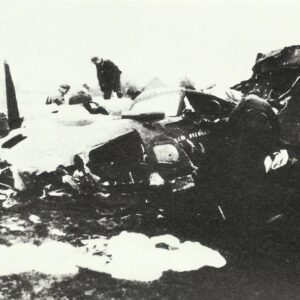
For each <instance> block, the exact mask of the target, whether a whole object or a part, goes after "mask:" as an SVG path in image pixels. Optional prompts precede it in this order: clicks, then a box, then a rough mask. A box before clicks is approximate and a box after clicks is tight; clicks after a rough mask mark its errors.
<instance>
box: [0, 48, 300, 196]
mask: <svg viewBox="0 0 300 300" xmlns="http://www.w3.org/2000/svg"><path fill="white" fill-rule="evenodd" d="M297 49H298V48H295V49H294V50H295V51H296V50H297ZM268 57H274V58H277V56H276V55H271V56H266V58H265V59H262V60H259V63H264V62H266V61H267V60H268ZM251 82H252V81H251ZM246 86H248V85H246ZM235 88H236V89H240V90H242V91H243V92H244V93H246V94H247V92H246V90H244V89H242V88H238V87H235ZM293 91H295V88H294V89H293ZM249 93H250V87H249ZM225 95H226V96H225V97H219V96H217V95H216V94H214V93H213V92H212V91H201V92H200V91H195V90H188V89H183V88H182V89H177V90H170V89H167V88H165V87H163V88H158V89H148V90H145V91H143V92H142V93H141V94H140V95H138V96H137V97H136V98H135V99H134V100H133V101H132V100H130V101H129V99H128V101H129V102H126V103H125V102H124V100H125V99H122V100H116V101H115V103H113V101H111V102H109V103H107V104H106V105H107V107H105V110H106V111H107V112H109V115H104V114H91V113H89V111H87V110H86V109H85V108H84V106H83V105H81V104H78V105H65V106H63V107H60V108H59V110H56V111H55V113H54V114H51V113H49V114H48V116H47V117H46V118H41V119H37V120H31V121H28V122H26V120H25V123H24V124H23V126H22V127H20V126H19V127H20V128H16V129H14V130H12V131H11V132H10V133H9V134H8V135H7V136H6V137H4V138H2V139H1V141H0V157H1V164H2V165H3V168H2V169H3V170H4V169H5V176H4V175H3V176H2V177H3V182H4V183H7V184H9V185H12V186H14V188H16V189H17V190H24V189H28V188H31V187H34V186H41V187H44V186H46V185H47V184H49V183H51V184H52V185H53V188H56V189H61V188H65V187H66V186H67V187H68V188H69V189H71V190H72V191H74V190H75V192H79V193H81V192H82V190H85V191H84V193H90V192H97V191H102V192H103V193H106V194H107V193H110V192H112V191H121V192H122V191H123V192H124V191H126V192H128V191H130V192H132V191H146V190H148V189H153V188H154V189H160V188H163V189H166V190H168V191H171V192H177V191H182V190H186V189H190V188H193V187H195V185H197V183H198V182H199V181H201V180H207V178H211V179H213V180H214V178H215V177H220V176H222V174H224V173H226V172H227V171H228V172H231V171H232V166H231V165H237V166H238V168H239V169H243V168H244V167H243V166H241V165H239V163H236V162H235V161H236V160H237V159H236V158H237V157H239V158H240V160H241V161H242V160H243V159H244V160H247V159H248V160H249V156H247V155H245V157H242V158H241V153H242V154H243V152H244V151H245V152H247V151H248V148H247V147H246V148H239V147H240V146H241V139H240V137H241V135H243V134H245V132H246V133H247V134H249V130H250V131H251V130H252V129H253V128H252V125H253V124H252V123H255V122H262V123H259V124H265V125H266V131H265V132H263V134H262V136H264V134H267V136H268V137H269V136H272V138H273V133H272V132H274V128H275V127H276V126H275V127H274V128H273V125H270V118H271V119H276V118H277V116H276V115H275V114H274V115H273V111H272V109H271V106H270V107H268V108H266V110H267V111H269V112H268V113H267V114H265V113H262V114H260V112H257V113H256V112H255V109H254V110H253V108H251V107H250V108H249V109H248V108H247V109H246V110H245V111H243V112H242V115H241V116H242V117H241V118H240V121H241V123H239V125H238V129H237V130H238V131H239V133H238V134H237V135H236V136H234V135H232V133H231V132H230V129H229V127H230V126H231V124H232V123H233V122H231V114H232V112H233V111H236V109H235V108H236V107H237V106H239V105H238V104H239V103H240V101H241V99H242V97H240V96H239V97H237V96H236V95H234V93H233V92H232V91H230V92H229V93H226V94H225ZM284 95H285V96H290V94H284ZM278 99H280V98H278ZM118 101H120V102H121V101H122V104H120V106H119V105H118V103H119V102H118ZM247 101H248V100H247ZM251 101H252V102H253V101H254V103H255V102H257V100H255V99H252V100H250V101H249V102H247V103H250V104H251ZM244 102H245V101H244ZM258 102H260V100H259V101H258ZM112 103H113V104H112ZM247 105H248V104H247ZM247 105H246V106H247ZM268 105H269V104H267V106H268ZM109 106H110V107H109ZM250 106H251V105H250ZM245 114H246V115H245ZM261 116H262V118H261ZM228 120H229V122H228ZM251 120H252V121H251ZM271 123H272V122H271ZM275 123H276V120H275V121H274V124H275ZM19 125H20V124H19ZM245 128H248V129H249V130H248V132H247V130H246V131H245V130H244V129H245ZM276 128H277V127H276ZM276 128H275V131H276V130H277V129H278V128H277V129H276ZM241 129H243V130H244V131H243V130H241ZM254 129H255V130H258V131H255V130H254V131H253V132H255V134H257V133H259V134H260V133H262V132H261V131H262V130H261V128H254ZM253 132H251V134H253ZM270 132H271V133H270ZM272 143H273V142H272ZM260 147H261V145H259V144H258V143H257V146H256V148H255V147H254V150H253V151H257V150H259V151H258V152H259V155H262V156H263V157H267V156H268V155H269V154H270V160H271V161H270V162H269V167H268V170H269V169H272V166H273V165H275V162H276V160H278V157H281V156H280V155H281V154H282V153H285V152H283V151H281V150H282V149H279V150H280V151H279V152H278V153H279V154H278V155H275V156H272V155H271V154H272V151H273V148H272V147H265V150H263V151H260ZM232 150H234V151H232ZM230 152H233V153H236V157H232V156H231V158H228V157H229V156H226V155H227V154H228V153H230ZM242 156H243V155H242ZM256 156H257V155H256ZM255 159H256V158H255ZM255 159H254V161H255V162H254V163H253V165H255V163H257V161H256V160H255ZM232 161H234V163H233V164H232V163H230V162H232ZM285 163H286V162H285ZM228 165H230V166H229V167H228ZM261 165H262V167H263V166H264V165H263V162H262V164H261ZM281 165H284V164H281ZM270 166H271V167H270ZM274 168H275V167H274ZM274 168H273V169H274ZM276 168H277V167H276ZM220 170H223V171H222V172H219V171H220ZM217 173H218V174H217ZM220 174H221V175H220ZM230 174H231V173H230Z"/></svg>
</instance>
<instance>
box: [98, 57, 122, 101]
mask: <svg viewBox="0 0 300 300" xmlns="http://www.w3.org/2000/svg"><path fill="white" fill-rule="evenodd" d="M96 68H97V77H98V81H99V86H100V89H101V91H102V92H103V94H104V99H110V98H111V94H112V92H116V93H117V96H118V98H121V97H122V96H123V94H122V92H121V81H120V78H121V73H122V71H120V70H119V68H118V67H117V66H116V65H115V64H114V63H113V62H112V61H110V60H101V61H100V62H99V63H96Z"/></svg>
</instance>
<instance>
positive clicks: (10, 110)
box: [4, 62, 22, 129]
mask: <svg viewBox="0 0 300 300" xmlns="http://www.w3.org/2000/svg"><path fill="white" fill-rule="evenodd" d="M4 72H5V84H6V101H7V117H8V124H9V127H10V129H16V128H19V127H21V124H22V119H21V118H20V115H19V109H18V102H17V97H16V92H15V87H14V83H13V81H12V78H11V74H10V69H9V65H8V64H7V62H4Z"/></svg>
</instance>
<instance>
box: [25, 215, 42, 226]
mask: <svg viewBox="0 0 300 300" xmlns="http://www.w3.org/2000/svg"><path fill="white" fill-rule="evenodd" d="M28 219H29V220H30V221H31V222H32V223H34V224H40V223H42V221H41V219H40V217H38V216H36V215H30V216H29V218H28Z"/></svg>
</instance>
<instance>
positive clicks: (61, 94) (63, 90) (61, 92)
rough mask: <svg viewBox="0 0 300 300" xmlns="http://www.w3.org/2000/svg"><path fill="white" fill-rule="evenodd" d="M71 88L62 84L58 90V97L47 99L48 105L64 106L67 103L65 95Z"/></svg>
mask: <svg viewBox="0 0 300 300" xmlns="http://www.w3.org/2000/svg"><path fill="white" fill-rule="evenodd" d="M69 90H70V86H69V85H68V84H62V85H61V86H60V87H59V89H58V95H55V96H49V97H47V99H46V104H53V103H55V104H57V105H62V104H64V103H65V98H64V97H65V95H66V94H67V93H68V92H69Z"/></svg>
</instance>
